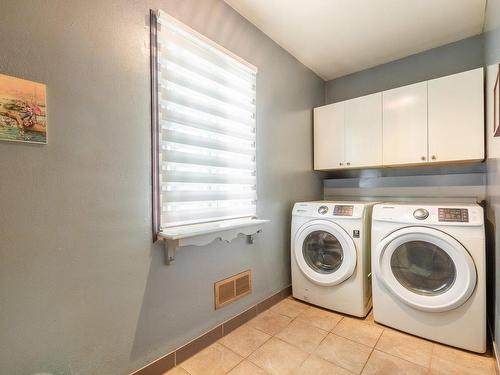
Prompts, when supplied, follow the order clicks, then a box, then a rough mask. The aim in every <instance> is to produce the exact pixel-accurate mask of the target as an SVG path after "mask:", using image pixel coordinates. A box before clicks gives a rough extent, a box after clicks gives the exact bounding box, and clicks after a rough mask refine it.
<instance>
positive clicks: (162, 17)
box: [158, 10, 258, 74]
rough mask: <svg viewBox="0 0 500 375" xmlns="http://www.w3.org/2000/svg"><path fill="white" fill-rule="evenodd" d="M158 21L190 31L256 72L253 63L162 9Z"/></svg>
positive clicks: (252, 71) (159, 11)
mask: <svg viewBox="0 0 500 375" xmlns="http://www.w3.org/2000/svg"><path fill="white" fill-rule="evenodd" d="M158 22H159V23H160V24H162V23H165V22H170V23H173V24H174V25H175V26H177V27H179V28H181V29H183V30H185V31H187V32H189V33H191V34H194V35H195V36H196V37H198V38H200V39H201V40H203V42H205V43H207V44H209V45H210V46H212V47H214V48H215V49H217V50H219V51H220V52H222V53H223V54H224V55H228V56H230V57H232V58H233V59H234V60H236V61H238V62H239V63H241V64H243V65H245V66H246V67H247V68H248V69H249V70H250V72H251V73H254V74H256V73H257V72H258V69H257V67H256V66H255V65H253V64H251V63H249V62H248V61H246V60H244V59H242V58H241V57H239V56H238V55H236V54H235V53H233V52H231V51H229V50H228V49H226V48H224V47H222V46H221V45H220V44H217V43H215V42H214V41H213V40H211V39H209V38H207V37H206V36H205V35H203V34H201V33H199V32H198V31H196V30H194V29H192V28H191V27H189V26H187V25H185V24H184V23H182V22H180V21H179V20H177V19H176V18H174V17H172V16H171V15H170V14H168V13H166V12H165V11H163V10H158Z"/></svg>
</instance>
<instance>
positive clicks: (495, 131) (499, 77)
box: [493, 64, 500, 137]
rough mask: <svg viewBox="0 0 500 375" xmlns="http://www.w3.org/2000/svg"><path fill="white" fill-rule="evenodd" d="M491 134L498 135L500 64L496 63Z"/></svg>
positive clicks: (499, 132)
mask: <svg viewBox="0 0 500 375" xmlns="http://www.w3.org/2000/svg"><path fill="white" fill-rule="evenodd" d="M493 136H494V137H500V64H498V69H497V78H496V81H495V86H494V88H493Z"/></svg>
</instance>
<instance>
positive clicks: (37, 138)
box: [0, 74, 47, 144]
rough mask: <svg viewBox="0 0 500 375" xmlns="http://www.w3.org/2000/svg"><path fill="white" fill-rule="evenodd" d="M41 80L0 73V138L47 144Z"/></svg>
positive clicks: (45, 95)
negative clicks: (39, 81) (34, 80)
mask: <svg viewBox="0 0 500 375" xmlns="http://www.w3.org/2000/svg"><path fill="white" fill-rule="evenodd" d="M46 91H47V90H46V86H45V84H43V83H38V82H33V81H28V80H25V79H22V78H18V77H13V76H9V75H5V74H0V141H8V142H22V143H35V144H47V101H46V98H47V93H46Z"/></svg>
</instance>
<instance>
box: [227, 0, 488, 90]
mask: <svg viewBox="0 0 500 375" xmlns="http://www.w3.org/2000/svg"><path fill="white" fill-rule="evenodd" d="M225 2H226V3H227V4H229V5H230V6H231V7H233V8H234V9H235V10H236V11H237V12H238V13H240V14H241V15H242V16H244V17H245V18H247V19H248V20H249V21H250V22H252V23H253V24H254V25H255V26H257V27H258V28H259V29H261V30H262V31H263V32H264V33H265V34H267V35H268V36H269V37H271V38H272V39H273V40H274V41H275V42H276V43H278V44H279V45H280V46H282V47H283V48H284V49H285V50H287V51H288V52H289V53H291V54H292V55H293V56H295V57H296V58H297V59H298V60H299V61H300V62H302V63H303V64H304V65H306V66H308V67H309V68H310V69H311V70H313V71H314V72H315V73H316V74H318V75H319V76H320V77H321V78H323V79H325V80H330V79H333V78H337V77H341V76H344V75H347V74H350V73H354V72H357V71H360V70H364V69H367V68H370V67H373V66H376V65H379V64H383V63H386V62H389V61H393V60H397V59H399V58H402V57H405V56H409V55H412V54H415V53H418V52H422V51H425V50H428V49H431V48H435V47H439V46H442V45H444V44H447V43H451V42H454V41H457V40H460V39H464V38H467V37H469V36H473V35H476V34H479V33H481V31H482V28H483V23H484V13H485V12H484V11H485V5H486V0H225Z"/></svg>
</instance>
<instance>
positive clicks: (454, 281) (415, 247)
mask: <svg viewBox="0 0 500 375" xmlns="http://www.w3.org/2000/svg"><path fill="white" fill-rule="evenodd" d="M373 254H374V255H373V257H374V259H373V263H372V265H373V270H372V271H373V273H374V276H375V277H376V279H377V281H379V282H381V283H382V284H383V285H384V286H385V288H386V289H387V290H388V292H389V293H391V294H393V295H394V296H395V297H397V298H398V299H399V300H400V301H402V302H404V303H406V304H407V305H409V306H411V307H413V308H416V309H418V310H422V311H434V312H440V311H448V310H452V309H455V308H457V307H459V306H461V305H462V304H463V303H465V302H466V301H467V300H468V299H469V297H470V296H471V295H472V292H473V291H474V288H475V286H476V280H477V275H476V268H475V266H474V262H473V260H472V258H471V256H470V254H469V253H468V251H467V250H466V249H465V248H464V247H463V245H462V244H461V243H460V242H458V241H457V240H456V239H454V238H453V237H451V236H450V235H448V234H446V233H444V232H441V231H439V230H436V229H432V228H426V227H407V228H402V229H399V230H396V231H395V232H393V233H391V234H389V235H388V236H387V237H385V238H384V239H383V240H382V241H380V243H379V244H378V245H377V246H376V248H375V249H374V252H373Z"/></svg>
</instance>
